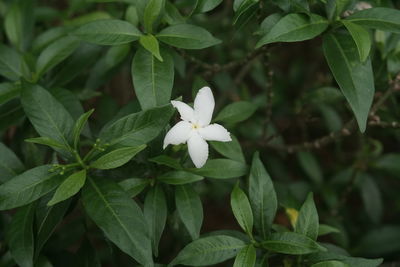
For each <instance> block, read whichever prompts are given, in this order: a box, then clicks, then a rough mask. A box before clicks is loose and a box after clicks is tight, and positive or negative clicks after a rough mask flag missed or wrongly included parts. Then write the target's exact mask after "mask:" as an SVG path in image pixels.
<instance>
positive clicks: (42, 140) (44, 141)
mask: <svg viewBox="0 0 400 267" xmlns="http://www.w3.org/2000/svg"><path fill="white" fill-rule="evenodd" d="M25 142H28V143H34V144H39V145H45V146H49V147H54V148H59V149H64V150H66V151H68V149H69V148H68V147H67V146H65V145H63V144H60V143H59V142H57V141H56V140H54V139H51V138H49V137H34V138H29V139H25Z"/></svg>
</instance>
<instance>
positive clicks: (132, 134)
mask: <svg viewBox="0 0 400 267" xmlns="http://www.w3.org/2000/svg"><path fill="white" fill-rule="evenodd" d="M173 113H174V110H173V109H172V107H171V105H170V104H168V105H165V106H161V107H157V108H153V109H149V110H146V111H141V112H138V113H134V114H130V115H128V116H125V117H123V118H121V119H119V120H117V121H115V122H113V123H111V124H109V125H106V126H105V127H104V128H103V129H102V130H101V132H100V139H101V141H102V142H105V143H110V144H111V145H112V144H116V143H118V144H121V145H125V146H137V145H142V144H145V143H147V142H150V141H151V140H153V139H154V138H156V137H157V136H158V135H159V134H160V132H161V131H162V130H163V129H164V127H165V126H166V125H167V124H168V122H169V120H170V118H171V117H172V114H173Z"/></svg>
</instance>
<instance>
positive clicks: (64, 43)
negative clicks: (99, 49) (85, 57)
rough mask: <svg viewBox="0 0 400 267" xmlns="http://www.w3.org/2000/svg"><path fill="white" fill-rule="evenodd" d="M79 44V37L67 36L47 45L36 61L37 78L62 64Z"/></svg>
mask: <svg viewBox="0 0 400 267" xmlns="http://www.w3.org/2000/svg"><path fill="white" fill-rule="evenodd" d="M78 46H79V40H78V39H76V38H74V37H71V36H66V37H63V38H60V39H58V40H56V41H55V42H54V43H52V44H51V45H49V46H48V47H46V48H45V49H44V50H43V51H42V52H41V53H40V55H39V57H38V59H37V62H36V74H35V75H36V79H39V78H40V77H41V76H42V75H43V74H44V73H46V72H47V71H49V70H51V69H52V68H54V67H55V66H57V65H58V64H60V63H61V62H62V61H63V60H64V59H66V58H67V57H68V56H69V55H71V54H72V53H73V52H74V51H75V49H76V48H78Z"/></svg>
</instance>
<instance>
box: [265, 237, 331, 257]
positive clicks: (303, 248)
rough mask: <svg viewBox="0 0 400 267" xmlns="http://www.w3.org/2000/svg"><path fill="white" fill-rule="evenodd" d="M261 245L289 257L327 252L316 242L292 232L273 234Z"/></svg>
mask: <svg viewBox="0 0 400 267" xmlns="http://www.w3.org/2000/svg"><path fill="white" fill-rule="evenodd" d="M261 245H262V246H263V247H264V248H266V249H268V250H271V251H274V252H278V253H282V254H289V255H304V254H310V253H314V252H318V251H326V249H325V248H324V247H322V246H321V245H319V244H318V243H317V242H315V241H314V240H312V239H310V238H308V237H306V236H304V235H301V234H297V233H292V232H283V233H274V234H271V236H270V237H269V238H268V240H267V241H264V242H262V243H261Z"/></svg>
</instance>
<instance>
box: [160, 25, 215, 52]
mask: <svg viewBox="0 0 400 267" xmlns="http://www.w3.org/2000/svg"><path fill="white" fill-rule="evenodd" d="M156 37H157V39H159V40H160V41H161V42H164V43H166V44H168V45H172V46H175V47H178V48H183V49H203V48H207V47H210V46H214V45H217V44H219V43H221V41H220V40H218V39H217V38H215V37H214V36H212V34H211V33H209V32H208V31H207V30H205V29H204V28H201V27H199V26H195V25H191V24H176V25H172V26H169V27H167V28H165V29H163V30H162V31H160V32H159V33H158V34H157V35H156Z"/></svg>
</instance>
